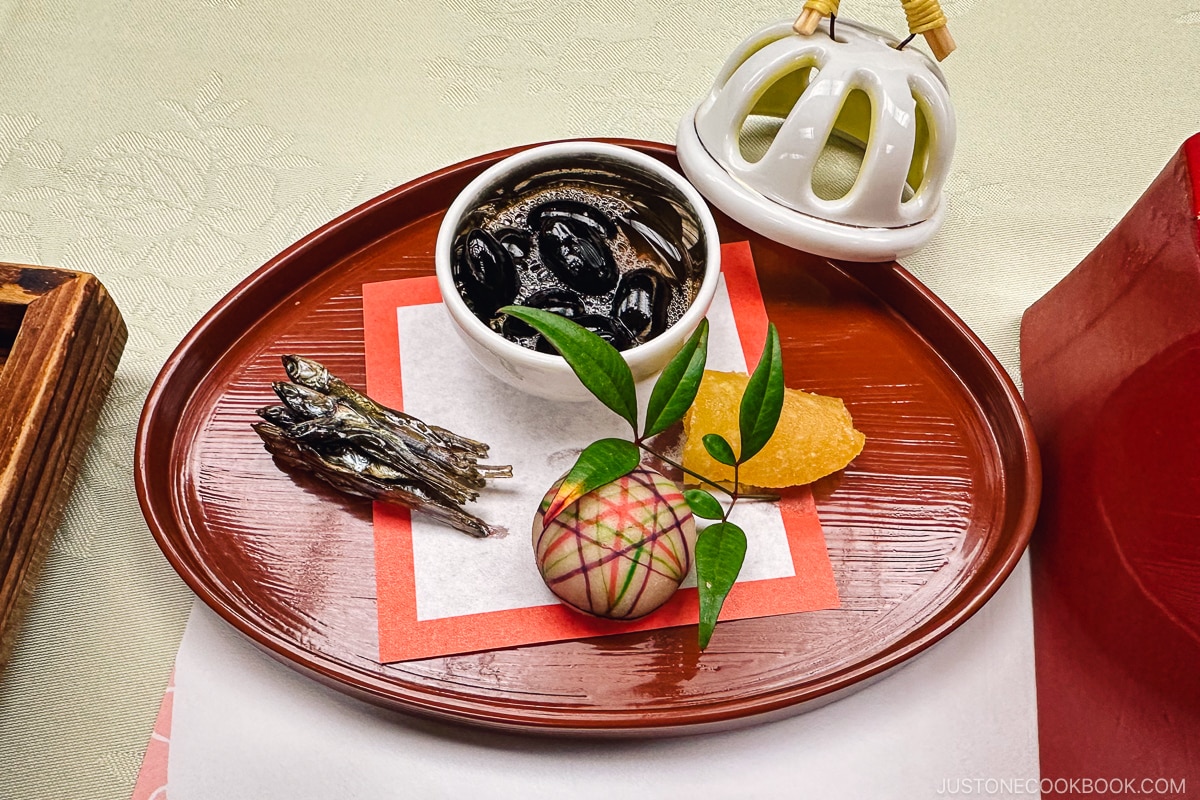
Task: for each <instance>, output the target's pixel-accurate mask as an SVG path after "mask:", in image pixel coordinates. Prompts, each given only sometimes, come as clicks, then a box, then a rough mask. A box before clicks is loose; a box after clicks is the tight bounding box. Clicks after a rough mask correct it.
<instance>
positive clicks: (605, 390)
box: [500, 306, 638, 435]
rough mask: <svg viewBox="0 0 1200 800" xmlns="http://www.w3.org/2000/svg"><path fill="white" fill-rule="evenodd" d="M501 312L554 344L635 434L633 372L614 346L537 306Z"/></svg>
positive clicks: (507, 308) (587, 383)
mask: <svg viewBox="0 0 1200 800" xmlns="http://www.w3.org/2000/svg"><path fill="white" fill-rule="evenodd" d="M500 312H501V313H503V314H508V315H510V316H513V317H516V318H517V319H519V320H522V321H524V322H528V323H529V324H530V325H531V326H532V327H533V328H534V329H535V330H537V331H538V333H540V334H542V336H545V337H546V341H547V342H549V343H550V344H551V345H553V346H554V349H555V350H557V351H558V352H559V353H560V354H561V355H562V357H563V358H564V359H566V361H567V364H569V365H570V367H571V369H573V370H574V371H575V375H576V377H578V378H579V380H580V382H581V383H583V385H584V386H585V387H587V390H588V391H589V392H591V393H592V394H594V395H595V396H596V399H597V400H599V401H600V402H601V403H604V405H606V406H608V407H609V408H611V409H612V410H613V411H615V412H617V413H618V414H620V415H621V416H622V417H623V418H624V419H625V420H626V421H627V422H628V423H629V424H630V425H631V426H633V432H634V434H635V435H636V434H637V427H638V425H637V413H638V412H637V393H636V392H635V391H634V388H633V373H631V372H630V371H629V365H628V364H626V363H625V359H623V358H621V354H620V353H618V352H617V349H616V348H615V347H613V346H612V345H611V344H609V343H608V342H606V341H604V340H603V339H601V338H600V337H599V336H597V335H596V334H594V333H592V332H591V331H589V330H588V329H587V328H583V327H581V326H579V325H576V324H575V323H574V322H572V321H571V320H569V319H567V318H566V317H561V316H559V315H558V314H552V313H550V312H549V311H543V310H541V309H540V308H526V307H524V306H505V307H504V308H502V309H500Z"/></svg>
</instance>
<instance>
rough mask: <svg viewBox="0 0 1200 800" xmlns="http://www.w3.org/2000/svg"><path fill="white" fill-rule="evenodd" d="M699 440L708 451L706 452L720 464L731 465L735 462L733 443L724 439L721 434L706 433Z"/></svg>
mask: <svg viewBox="0 0 1200 800" xmlns="http://www.w3.org/2000/svg"><path fill="white" fill-rule="evenodd" d="M700 441H701V442H703V443H704V449H705V450H707V451H708V454H709V455H710V456H712V457H713V458H715V459H716V460H717V461H720V462H721V463H722V464H725V465H726V466H729V467H732V466H733V465H734V464H736V463H737V456H735V455H734V454H733V445H731V444H730V443H729V442H727V441H725V437H724V436H722V435H721V434H719V433H706V434H704V438H703V439H701V440H700Z"/></svg>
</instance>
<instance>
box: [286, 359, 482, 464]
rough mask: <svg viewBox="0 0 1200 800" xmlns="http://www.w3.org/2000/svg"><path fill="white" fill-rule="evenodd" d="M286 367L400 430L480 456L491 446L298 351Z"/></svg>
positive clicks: (310, 385)
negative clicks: (392, 404) (377, 396)
mask: <svg viewBox="0 0 1200 800" xmlns="http://www.w3.org/2000/svg"><path fill="white" fill-rule="evenodd" d="M283 368H284V370H286V371H287V374H288V377H289V378H291V379H292V380H293V381H295V382H296V383H298V384H300V385H301V386H305V387H308V388H309V389H315V390H316V391H318V392H322V393H324V394H327V395H331V396H333V397H337V398H339V399H341V400H345V401H346V402H347V403H349V404H350V405H351V406H353V407H354V408H355V409H356V410H357V411H359V412H360V413H362V414H366V415H367V416H368V417H372V418H373V419H376V420H378V421H380V422H381V423H383V424H385V425H388V426H393V427H395V428H396V429H397V432H400V431H401V430H404V431H407V430H411V431H414V432H416V433H417V434H420V435H421V436H424V437H426V438H428V439H432V440H435V441H437V442H438V443H439V444H442V445H443V446H446V447H449V448H451V449H453V450H460V451H466V452H468V453H471V454H472V455H474V456H476V457H477V458H485V457H487V454H488V446H487V445H486V444H484V443H483V442H477V441H475V440H474V439H468V438H467V437H465V436H459V435H458V434H457V433H455V432H454V431H448V430H446V429H445V428H439V427H437V426H436V425H426V424H425V423H424V422H422V421H421V420H419V419H417V418H416V417H414V416H412V415H411V414H405V413H404V412H403V411H397V410H395V409H394V408H388V407H387V406H384V405H381V404H379V403H377V402H375V401H374V400H372V399H371V398H370V397H367V396H366V395H365V394H363V393H362V392H359V391H358V390H357V389H355V388H354V387H352V386H350V385H349V384H347V383H345V382H344V381H343V380H341V379H340V378H338V377H336V376H334V375H333V374H332V373H330V372H329V370H327V369H326V368H325V367H324V366H322V365H321V364H319V363H318V362H316V361H313V360H312V359H311V358H304V357H303V356H297V355H287V356H284V357H283Z"/></svg>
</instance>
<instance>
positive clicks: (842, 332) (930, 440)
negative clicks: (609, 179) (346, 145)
mask: <svg viewBox="0 0 1200 800" xmlns="http://www.w3.org/2000/svg"><path fill="white" fill-rule="evenodd" d="M621 143H623V144H627V145H631V146H635V147H638V148H640V149H642V150H644V151H645V152H648V153H650V154H652V155H654V156H655V157H657V158H659V159H661V160H662V161H664V162H666V163H668V164H670V165H671V166H673V167H674V166H676V164H675V161H674V154H673V150H672V148H670V147H669V146H666V145H658V144H650V143H644V142H621ZM506 155H508V153H507V152H504V153H496V154H492V155H488V156H483V157H481V158H478V159H475V160H473V161H470V162H466V163H464V164H460V165H456V166H454V167H450V168H448V169H446V170H443V171H441V172H439V173H435V174H433V175H431V176H428V177H426V178H422V179H419V180H417V181H414V182H413V183H411V184H408V185H406V186H402V187H400V188H398V189H395V190H393V191H391V192H388V193H387V194H385V195H382V196H381V197H379V198H376V199H375V200H372V201H370V202H369V203H367V204H365V205H364V206H362V207H360V208H358V209H355V210H354V211H351V212H350V213H348V214H346V215H345V216H343V217H341V218H339V219H338V220H335V221H334V222H332V223H330V224H329V225H327V226H325V227H324V228H322V229H321V230H319V231H317V232H316V233H314V234H312V235H310V236H309V237H307V238H306V239H304V240H302V241H301V242H299V243H297V244H296V245H295V246H293V247H292V248H290V249H289V250H287V251H285V252H284V253H282V254H281V255H280V256H278V257H277V258H275V259H274V260H272V261H271V262H270V263H269V264H267V265H266V266H264V267H263V268H262V269H261V270H259V271H258V272H256V273H255V274H254V275H253V276H251V277H250V278H249V279H247V280H246V281H245V282H244V283H243V284H242V285H240V286H239V287H238V288H237V289H235V290H234V291H233V292H232V293H231V294H230V295H229V296H228V297H226V298H225V299H224V300H222V301H221V303H220V304H219V305H218V306H217V307H216V308H214V309H213V311H211V312H210V313H209V314H208V315H207V316H206V317H205V318H204V319H203V320H202V321H201V322H200V324H199V325H197V327H196V328H195V329H194V330H193V331H192V332H191V333H190V334H189V335H188V337H187V338H186V339H185V340H184V341H183V343H182V344H181V345H180V346H179V348H178V349H177V350H176V352H175V353H174V354H173V355H172V357H171V359H170V360H169V362H168V363H167V365H166V366H165V367H164V369H163V371H162V373H161V374H160V376H159V378H158V380H157V381H156V382H155V385H154V387H153V389H152V391H151V393H150V397H149V398H148V400H147V403H146V408H145V411H144V413H143V416H142V421H141V425H140V428H139V435H138V445H137V454H136V469H137V476H136V477H137V486H138V492H139V498H140V500H141V503H142V508H143V511H144V513H145V515H146V518H147V520H148V522H149V524H150V527H151V530H152V531H153V532H154V535H155V536H156V538H157V539H158V541H159V544H160V545H161V547H162V549H163V552H164V553H165V554H166V555H167V557H168V559H169V560H170V561H171V563H172V564H173V565H174V566H175V568H176V569H177V570H178V571H179V573H180V575H182V576H183V578H184V580H186V581H187V583H188V585H189V586H191V587H192V588H193V589H194V590H195V591H196V592H197V593H198V594H199V595H200V596H201V597H202V598H203V599H204V600H205V601H206V602H207V603H208V604H209V605H211V606H212V607H213V608H214V609H216V610H217V611H218V612H219V613H220V614H221V615H222V616H223V617H224V618H225V619H226V620H227V621H229V622H230V623H231V624H232V625H234V626H235V627H237V628H238V629H239V630H241V631H242V632H244V633H245V634H246V635H247V636H249V637H251V638H252V639H253V640H254V641H255V642H257V643H258V644H259V645H261V646H262V647H264V648H265V649H267V650H268V652H270V653H272V654H274V655H275V656H277V657H278V658H280V659H282V660H284V661H285V662H287V663H289V664H290V665H292V666H294V667H296V668H297V669H300V670H302V671H304V672H306V673H308V674H310V675H312V676H313V677H316V678H318V679H319V680H322V681H324V682H326V683H329V684H330V685H333V686H336V687H337V688H339V689H342V690H344V691H347V692H351V693H353V694H356V695H358V696H361V697H364V698H366V699H368V700H371V701H373V702H378V703H381V704H385V705H389V706H393V707H397V708H401V709H405V710H408V711H412V712H416V713H422V714H427V715H431V716H436V717H442V718H448V719H454V720H460V721H466V722H471V723H476V724H480V725H486V726H491V727H497V728H505V729H515V730H524V731H533V732H543V733H547V732H559V733H562V732H569V733H575V734H589V735H630V734H639V735H641V734H678V733H691V732H699V731H703V730H711V729H715V728H723V727H732V726H735V725H740V724H746V723H747V722H750V721H753V720H756V719H763V718H766V717H769V716H773V715H774V716H777V715H782V714H788V713H794V712H795V711H798V710H801V709H803V708H808V707H812V706H814V705H816V704H819V703H822V702H826V701H828V700H830V699H833V698H836V697H837V696H840V694H842V693H844V692H846V691H850V690H851V689H853V688H855V687H857V686H859V685H862V682H863V681H865V680H866V679H869V678H872V677H875V676H878V675H880V674H882V673H883V672H885V671H886V670H888V669H889V668H891V667H894V666H896V665H898V664H900V663H902V662H903V661H904V660H905V659H907V658H909V657H911V656H912V655H914V654H916V653H918V652H920V651H921V650H923V649H924V648H926V647H928V646H929V645H931V644H932V643H933V642H935V641H937V640H938V639H939V638H941V637H942V636H944V635H945V634H946V633H947V632H949V631H950V630H952V629H953V628H954V627H955V626H957V625H958V624H959V623H961V622H962V621H963V620H964V619H966V618H967V617H969V616H970V615H971V614H972V613H974V611H976V610H977V609H978V608H979V607H980V606H981V605H982V604H983V603H984V602H985V601H986V600H987V598H988V597H990V596H991V594H992V593H993V592H994V591H995V590H996V589H997V588H998V587H999V585H1000V584H1001V583H1002V582H1003V580H1004V578H1005V577H1006V576H1007V575H1008V573H1009V572H1010V570H1011V569H1012V567H1013V565H1014V564H1015V563H1016V561H1017V559H1018V558H1019V557H1020V554H1021V553H1022V551H1023V550H1024V547H1025V544H1026V542H1027V540H1028V536H1029V533H1030V531H1031V529H1032V525H1033V520H1034V517H1035V514H1036V509H1037V502H1038V496H1039V490H1040V472H1039V463H1038V459H1037V454H1036V448H1035V445H1034V443H1033V439H1032V435H1031V432H1030V429H1029V427H1028V425H1027V420H1026V416H1025V411H1024V408H1023V406H1022V404H1021V401H1020V398H1019V397H1018V395H1017V393H1016V390H1015V389H1014V388H1013V386H1012V383H1011V382H1010V381H1009V380H1008V378H1007V376H1006V375H1005V374H1004V372H1003V370H1002V369H1001V368H1000V367H999V365H998V364H997V363H996V362H995V360H994V359H993V358H992V357H991V355H990V354H989V353H988V352H987V350H986V349H985V348H984V347H983V345H982V344H981V343H980V342H979V341H978V340H977V339H976V338H975V337H974V336H973V335H972V334H971V333H970V331H969V330H968V329H967V328H966V327H965V326H964V325H963V324H962V322H961V321H960V320H958V318H957V317H955V316H954V315H953V313H952V312H950V311H949V309H947V308H946V307H945V306H944V305H943V304H941V303H940V302H939V301H938V300H937V298H935V297H934V296H933V295H932V294H930V293H929V292H928V290H926V289H925V288H924V287H922V286H921V285H920V284H919V283H918V282H917V281H916V280H915V279H914V278H913V277H912V276H911V275H909V274H908V273H907V272H905V271H904V270H903V269H902V268H901V267H900V266H899V265H897V264H883V265H877V264H870V265H856V264H837V263H831V262H829V261H827V260H824V259H819V258H816V257H813V256H809V255H806V254H804V253H799V252H797V251H794V250H790V249H788V248H786V247H783V246H781V245H778V244H775V243H773V242H770V241H767V240H764V239H762V238H761V237H758V236H755V235H753V234H751V233H749V232H748V231H746V230H745V229H743V228H740V227H738V226H737V225H735V224H733V223H731V222H730V221H729V220H728V219H725V218H723V217H721V216H720V215H718V220H719V225H720V229H721V234H722V239H723V240H724V241H743V240H747V239H748V240H750V242H751V246H752V249H753V255H754V260H755V263H756V265H757V269H758V273H759V278H760V283H761V285H762V289H763V294H764V296H765V298H766V305H767V312H768V314H769V316H770V317H771V319H772V320H774V321H775V322H776V324H777V325H778V327H779V331H780V335H781V338H782V341H783V351H784V361H785V368H786V373H787V378H788V383H789V385H791V386H793V387H797V388H803V389H808V390H811V391H817V392H821V393H825V394H831V395H835V396H840V397H842V398H844V399H845V401H846V405H847V406H848V407H849V409H850V411H851V412H852V414H853V415H854V419H855V423H856V426H857V427H858V428H859V429H860V430H862V431H863V432H864V433H866V435H867V437H868V442H867V446H866V449H865V450H864V452H863V454H862V455H861V456H860V457H859V458H858V459H857V460H856V461H855V462H854V464H853V465H851V467H850V468H848V469H847V470H846V471H845V472H844V473H842V474H840V475H838V476H835V477H833V478H831V479H827V480H826V481H823V482H821V483H820V484H818V485H817V486H816V487H815V490H816V497H817V502H818V508H819V512H820V515H821V519H822V522H823V524H824V527H825V532H826V538H827V542H828V545H829V551H830V556H831V559H832V562H833V565H834V571H835V574H836V578H837V581H838V590H839V593H840V595H841V598H842V608H840V609H838V610H834V611H820V612H812V613H805V614H795V615H789V616H779V617H770V618H762V619H750V620H740V621H735V622H727V623H722V625H721V626H720V628H719V629H718V631H717V635H716V636H714V638H713V643H712V646H711V647H710V648H709V650H708V651H707V652H705V653H704V654H700V653H699V652H698V651H697V649H696V644H695V641H696V637H695V629H694V628H691V627H688V628H675V629H667V630H659V631H653V632H647V633H637V634H624V635H619V636H611V637H605V638H599V639H593V640H586V641H571V642H559V643H554V644H545V645H537V646H528V647H518V648H511V649H505V650H493V651H488V652H483V653H474V654H469V655H461V656H452V657H446V658H435V659H428V660H425V661H415V662H406V663H401V664H394V665H390V666H382V665H380V664H378V663H376V661H375V656H376V652H377V651H376V627H375V623H376V620H375V603H374V590H375V587H374V576H373V560H372V557H373V549H372V544H371V542H372V536H371V527H370V525H371V516H370V506H369V505H368V504H367V503H366V502H356V501H353V500H347V499H345V498H343V497H340V496H338V495H335V494H334V493H333V492H332V491H331V490H329V489H327V488H326V487H324V486H322V485H320V484H317V483H315V482H313V481H310V480H308V479H306V478H304V477H292V476H290V475H287V474H284V473H283V472H281V471H279V469H278V468H277V467H276V466H275V465H274V463H273V462H272V460H271V459H270V458H269V457H268V456H267V454H266V453H265V452H264V451H263V450H262V447H261V445H260V443H259V441H258V440H257V438H256V436H255V435H254V433H253V432H252V431H251V430H250V427H249V422H250V421H252V420H253V409H254V408H255V407H257V406H260V405H264V404H267V403H268V402H270V401H271V398H272V394H271V389H270V382H271V381H272V380H276V379H279V378H281V377H282V371H281V367H280V365H279V356H280V355H281V354H283V353H287V352H298V353H304V354H306V355H309V356H312V357H314V358H316V359H318V360H320V361H322V362H323V363H325V364H327V365H328V366H329V368H330V369H331V370H332V371H334V372H335V373H337V374H339V375H341V376H343V377H344V378H345V379H346V380H348V381H349V382H350V383H352V384H356V385H360V386H361V385H363V384H364V363H363V349H362V336H363V332H362V298H361V286H362V284H363V283H365V282H371V281H380V280H388V279H391V278H401V277H408V276H413V275H422V274H429V273H430V272H432V269H433V242H434V237H435V234H436V231H437V227H438V223H439V222H440V218H441V214H442V212H443V211H444V210H445V208H446V207H447V206H448V204H449V203H450V201H451V199H452V198H453V197H454V195H455V194H456V193H457V192H458V191H459V190H460V189H461V188H462V187H463V186H464V185H465V184H466V183H467V182H468V181H469V180H470V179H471V178H473V177H474V176H475V175H477V174H478V173H479V172H481V171H482V170H483V169H484V168H486V167H487V166H488V165H490V164H492V163H494V162H495V161H497V160H498V159H500V158H502V157H504V156H506ZM433 421H434V422H436V420H433Z"/></svg>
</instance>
